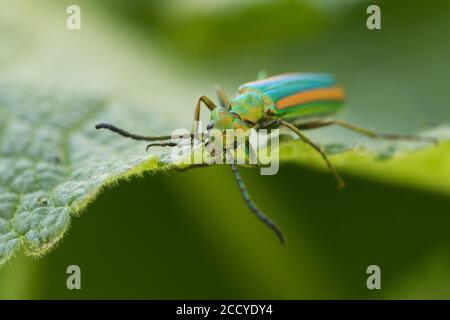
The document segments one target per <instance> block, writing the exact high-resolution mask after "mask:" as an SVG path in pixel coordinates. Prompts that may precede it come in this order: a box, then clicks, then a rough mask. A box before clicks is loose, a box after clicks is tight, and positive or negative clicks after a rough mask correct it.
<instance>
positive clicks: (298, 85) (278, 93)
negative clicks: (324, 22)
mask: <svg viewBox="0 0 450 320" xmlns="http://www.w3.org/2000/svg"><path fill="white" fill-rule="evenodd" d="M218 96H219V101H220V106H216V105H215V104H214V103H213V102H212V101H211V100H210V99H209V98H208V97H206V96H201V97H200V98H199V100H198V102H197V105H196V107H195V112H194V128H193V132H192V134H191V138H192V139H194V138H195V137H197V136H198V132H197V131H198V129H197V128H196V124H197V123H198V121H199V120H200V106H201V103H202V102H203V103H204V104H205V105H206V107H207V108H208V109H209V110H210V111H211V117H210V121H209V123H208V127H207V129H208V131H209V130H212V129H216V130H221V131H225V130H228V129H242V130H244V131H247V130H249V129H252V128H253V129H256V130H258V129H268V128H275V127H285V128H287V129H289V130H291V131H293V132H294V133H295V134H296V135H297V136H298V137H299V138H300V139H301V140H302V141H303V142H305V143H307V144H308V145H310V146H311V147H312V148H314V150H316V151H317V152H318V153H319V154H320V155H321V156H322V158H323V159H324V161H325V163H326V164H327V166H328V168H329V169H330V171H331V172H332V174H333V175H334V177H335V178H336V180H337V182H338V186H339V188H341V187H343V186H344V185H345V183H344V181H343V180H342V179H341V177H340V176H339V175H338V173H337V172H336V170H335V169H334V167H333V165H332V164H331V162H330V161H329V160H328V157H327V156H326V155H325V154H324V153H323V151H322V149H321V148H320V147H319V146H318V145H317V144H315V143H314V142H312V141H311V140H310V139H309V138H308V137H307V136H305V134H304V133H303V130H306V129H313V128H318V127H323V126H327V125H331V124H336V125H339V126H342V127H344V128H347V129H350V130H353V131H355V132H358V133H361V134H364V135H366V136H368V137H370V138H384V139H404V140H417V141H428V142H436V141H435V139H433V138H427V137H417V136H405V135H392V134H381V133H376V132H373V131H370V130H367V129H363V128H360V127H356V126H353V125H351V124H348V123H346V122H344V121H341V120H337V119H334V118H332V117H331V115H333V114H335V113H336V112H337V111H338V110H339V109H340V108H341V106H342V104H343V102H344V99H345V94H344V91H343V89H342V88H341V87H340V86H338V85H336V83H335V80H334V77H333V76H332V75H329V74H322V73H289V74H282V75H278V76H274V77H269V78H266V79H261V80H257V81H254V82H249V83H246V84H244V85H242V86H240V87H239V91H238V94H237V95H236V96H235V97H234V98H232V99H230V100H228V98H227V97H226V95H225V93H224V92H223V90H221V89H218ZM96 128H97V129H100V128H105V129H109V130H111V131H114V132H116V133H118V134H120V135H122V136H125V137H128V138H132V139H135V140H145V141H164V140H166V142H158V143H152V144H150V145H148V146H147V147H153V146H176V145H177V143H175V142H173V141H168V140H170V139H171V136H168V135H166V136H152V137H149V136H141V135H136V134H132V133H129V132H127V131H125V130H122V129H120V128H117V127H115V126H113V125H110V124H104V123H101V124H98V125H97V126H96ZM230 165H231V168H232V170H233V173H234V176H235V179H236V181H237V182H238V185H239V188H240V190H241V193H242V196H243V198H244V200H245V202H246V203H247V205H248V207H249V208H250V210H251V211H252V212H253V213H254V214H255V215H256V216H257V217H258V219H260V220H261V221H262V222H264V223H265V224H266V225H267V226H269V227H270V228H271V229H272V230H274V231H275V233H276V234H277V236H278V237H279V239H280V241H281V242H282V243H284V236H283V233H282V232H281V230H280V229H279V228H278V227H277V226H276V224H275V223H274V222H272V221H271V220H270V219H269V218H268V217H267V216H265V215H264V214H263V213H262V212H261V211H260V210H259V209H258V208H257V206H256V205H255V203H254V202H253V201H252V200H251V198H250V196H249V194H248V192H247V190H246V188H245V186H244V183H243V181H242V179H241V176H240V174H239V172H238V170H237V168H236V166H235V164H234V163H231V164H230Z"/></svg>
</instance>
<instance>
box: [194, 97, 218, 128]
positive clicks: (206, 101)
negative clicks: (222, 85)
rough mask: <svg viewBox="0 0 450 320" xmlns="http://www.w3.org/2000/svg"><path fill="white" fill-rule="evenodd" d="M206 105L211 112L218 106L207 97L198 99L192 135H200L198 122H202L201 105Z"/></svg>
mask: <svg viewBox="0 0 450 320" xmlns="http://www.w3.org/2000/svg"><path fill="white" fill-rule="evenodd" d="M202 102H203V103H204V104H205V106H206V107H207V108H208V109H209V110H210V111H212V110H214V109H215V108H217V106H216V105H215V104H214V102H212V101H211V100H210V99H209V98H208V97H207V96H201V97H200V98H198V101H197V104H196V105H195V111H194V124H193V126H192V133H193V134H194V135H195V136H197V135H198V122H199V121H200V105H201V103H202Z"/></svg>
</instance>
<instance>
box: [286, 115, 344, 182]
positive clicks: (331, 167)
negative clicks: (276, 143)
mask: <svg viewBox="0 0 450 320" xmlns="http://www.w3.org/2000/svg"><path fill="white" fill-rule="evenodd" d="M278 124H279V125H280V126H284V127H286V128H288V129H290V130H292V131H294V132H295V133H296V134H297V135H298V136H299V138H300V139H302V140H303V141H304V142H306V143H307V144H309V145H310V146H311V147H313V148H314V149H315V150H316V151H317V152H318V153H320V155H321V156H322V158H323V160H325V162H326V164H327V166H328V168H329V169H330V171H331V173H333V176H334V177H335V179H336V180H337V182H338V188H339V189H341V188H343V187H345V182H344V180H342V178H341V177H340V176H339V174H338V173H337V171H336V169H335V168H334V167H333V165H332V164H331V162H330V160H329V159H328V157H327V156H326V154H325V153H324V152H323V151H322V149H321V148H320V147H319V146H318V145H317V144H315V143H314V142H312V141H311V140H309V138H308V137H307V136H305V135H304V134H303V132H301V131H300V129H299V128H297V127H296V126H294V125H293V124H292V123H289V122H286V121H284V120H281V119H279V120H278Z"/></svg>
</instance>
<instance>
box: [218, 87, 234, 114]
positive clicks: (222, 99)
mask: <svg viewBox="0 0 450 320" xmlns="http://www.w3.org/2000/svg"><path fill="white" fill-rule="evenodd" d="M216 92H217V96H218V97H219V101H220V105H221V107H222V108H226V109H228V110H230V109H231V105H230V101H229V100H228V97H227V95H226V94H225V91H224V90H223V88H222V87H220V86H218V87H216Z"/></svg>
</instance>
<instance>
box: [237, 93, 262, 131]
mask: <svg viewBox="0 0 450 320" xmlns="http://www.w3.org/2000/svg"><path fill="white" fill-rule="evenodd" d="M230 104H231V111H232V112H235V113H236V114H238V115H239V117H240V118H241V119H242V120H243V121H245V122H250V123H252V124H256V123H258V122H259V120H261V119H262V117H263V116H264V99H263V96H262V95H261V94H260V93H258V92H256V91H250V92H246V93H243V94H240V95H238V96H236V97H235V98H233V99H231V100H230Z"/></svg>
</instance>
